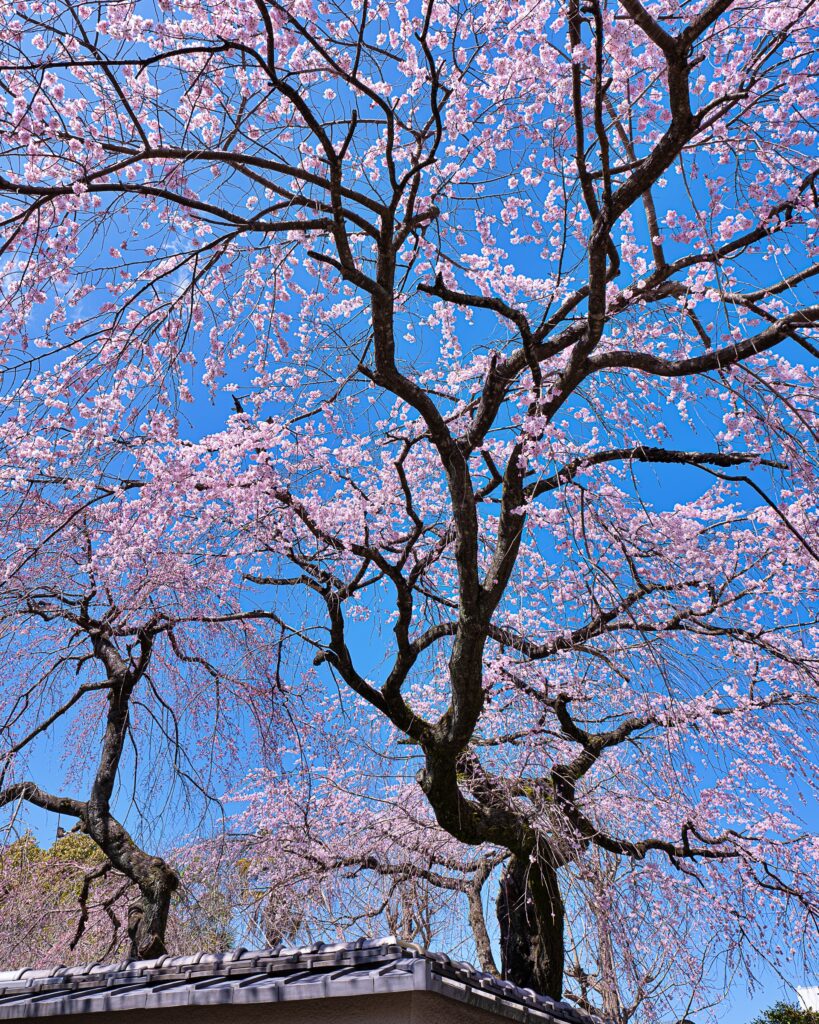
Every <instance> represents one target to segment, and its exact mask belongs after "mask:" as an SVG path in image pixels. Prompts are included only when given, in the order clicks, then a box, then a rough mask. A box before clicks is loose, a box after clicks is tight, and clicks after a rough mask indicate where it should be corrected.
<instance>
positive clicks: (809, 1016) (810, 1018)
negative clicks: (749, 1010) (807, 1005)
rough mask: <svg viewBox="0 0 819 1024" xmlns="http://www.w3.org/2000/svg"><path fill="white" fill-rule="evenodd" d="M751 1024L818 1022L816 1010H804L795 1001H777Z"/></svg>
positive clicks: (807, 1023)
mask: <svg viewBox="0 0 819 1024" xmlns="http://www.w3.org/2000/svg"><path fill="white" fill-rule="evenodd" d="M752 1024H819V1013H817V1011H816V1010H804V1009H802V1007H801V1006H797V1005H796V1004H795V1003H785V1002H778V1003H776V1004H775V1005H774V1006H772V1007H771V1008H770V1009H769V1010H766V1011H765V1012H764V1013H763V1014H761V1015H760V1016H759V1017H757V1018H756V1019H755V1020H754V1021H753V1022H752Z"/></svg>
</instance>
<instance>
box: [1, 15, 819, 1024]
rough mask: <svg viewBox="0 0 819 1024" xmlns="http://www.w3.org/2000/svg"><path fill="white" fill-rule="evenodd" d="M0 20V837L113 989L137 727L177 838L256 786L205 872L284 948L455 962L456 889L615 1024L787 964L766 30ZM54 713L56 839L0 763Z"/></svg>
mask: <svg viewBox="0 0 819 1024" xmlns="http://www.w3.org/2000/svg"><path fill="white" fill-rule="evenodd" d="M2 12H3V31H2V34H1V37H2V40H3V42H2V50H1V52H0V83H2V86H3V94H4V103H5V109H4V113H3V119H2V125H1V126H0V131H2V139H3V144H2V154H3V155H2V162H3V171H2V175H1V176H0V200H2V209H1V210H0V212H1V213H2V217H3V221H2V231H3V239H4V241H3V250H2V252H3V259H4V261H5V262H4V265H3V270H2V277H0V306H2V311H3V320H2V326H0V346H2V351H3V360H4V364H3V365H4V377H3V380H4V408H3V415H2V419H0V435H2V440H1V442H0V443H2V468H1V469H0V472H1V473H2V483H3V503H4V520H3V521H4V526H3V546H4V552H5V555H6V562H5V570H4V577H3V609H2V614H3V622H4V626H3V628H4V634H3V635H4V642H5V649H6V651H7V655H8V657H7V660H6V663H5V664H4V667H3V700H4V705H3V707H4V709H6V710H5V711H4V714H5V719H4V721H3V724H2V730H3V731H2V737H3V740H2V742H3V744H4V746H3V757H4V762H3V764H4V771H5V776H4V779H3V783H2V788H0V803H2V804H4V805H7V806H12V805H16V802H18V801H21V800H22V801H29V802H33V803H37V804H39V805H40V806H42V807H45V808H47V809H50V810H59V811H61V813H63V814H66V815H73V816H74V817H76V818H77V819H78V820H79V821H80V823H81V825H82V827H83V828H84V829H85V830H86V831H87V832H88V833H89V835H91V837H92V838H93V839H94V840H95V842H96V843H97V844H98V845H99V846H100V848H101V850H102V851H103V853H104V854H105V855H106V857H107V858H108V860H109V861H111V863H112V864H113V865H114V866H115V867H116V868H117V869H118V870H119V871H120V872H122V873H123V874H124V875H125V876H126V877H128V878H129V879H131V880H132V882H133V883H134V884H135V885H136V886H137V887H138V889H139V892H140V894H141V904H140V906H139V908H138V912H137V917H138V918H139V919H140V921H141V922H142V924H141V925H140V926H137V925H135V926H134V928H133V929H132V932H133V936H134V942H135V945H136V948H137V951H138V952H140V953H141V954H143V955H145V954H147V953H148V952H151V951H156V950H159V949H161V948H164V944H165V936H164V928H165V922H166V919H167V914H168V907H169V905H170V899H171V895H172V891H173V888H174V880H175V878H176V874H175V869H174V868H173V867H172V866H170V865H169V864H168V863H166V861H165V860H163V859H161V858H156V857H154V856H152V855H151V854H149V853H147V852H144V851H143V850H142V847H141V846H139V844H138V843H137V841H136V840H134V839H132V838H131V836H130V835H129V834H128V833H124V826H122V825H121V824H120V823H119V819H118V818H117V817H116V813H115V803H116V801H115V799H114V796H115V794H114V787H115V785H116V783H117V779H121V777H122V774H123V772H122V767H123V764H124V762H123V761H122V751H123V749H124V744H125V742H126V739H128V740H129V742H130V743H132V745H133V749H134V750H135V751H139V750H141V749H145V747H146V745H147V748H148V749H150V750H151V751H152V752H153V751H154V750H155V747H154V746H153V745H152V739H151V737H152V727H151V722H156V721H157V720H159V721H166V722H170V723H172V726H171V727H166V728H165V732H166V734H167V735H166V736H165V739H166V740H167V741H168V742H167V743H165V744H163V745H162V752H161V753H160V752H156V753H152V757H154V758H155V763H152V765H151V767H152V777H154V772H153V769H154V768H155V767H156V765H158V764H160V763H161V764H164V765H165V766H166V770H165V771H164V773H163V772H161V771H159V769H158V768H157V774H156V777H157V778H159V777H162V778H165V779H167V778H169V772H170V774H171V775H173V773H174V772H175V771H178V769H179V763H180V762H179V752H180V751H182V752H184V753H185V757H186V758H187V759H188V760H189V761H190V763H191V765H192V766H193V767H191V768H190V770H188V769H187V768H186V769H185V773H186V782H187V783H188V785H189V788H190V789H191V790H192V791H194V792H197V793H199V794H203V795H205V797H206V798H207V796H208V795H209V793H210V790H211V788H212V787H211V786H210V785H205V784H204V783H203V779H205V778H207V777H208V768H207V765H208V764H209V763H210V761H209V757H210V754H211V752H212V748H213V746H214V744H215V743H216V741H215V740H214V739H213V737H214V736H218V737H219V741H218V744H216V745H218V747H219V762H220V765H223V766H224V772H225V776H226V777H228V776H230V775H231V773H232V777H233V778H234V779H235V778H237V773H238V772H239V770H240V769H241V767H242V765H243V764H244V765H245V766H246V765H247V762H248V758H247V757H246V756H245V754H244V753H243V749H241V748H244V747H245V746H247V749H248V750H252V751H253V752H254V754H253V757H255V756H256V753H257V752H258V754H259V760H260V764H257V765H256V766H255V767H256V768H257V769H258V770H257V771H256V772H255V773H254V776H253V778H254V780H255V781H254V782H253V783H252V784H251V785H250V787H249V791H250V792H251V793H253V794H255V795H254V796H253V800H252V801H251V810H250V811H249V812H248V813H249V814H251V816H252V817H253V820H252V821H251V828H250V830H249V831H251V832H252V833H253V836H254V841H253V842H251V843H250V847H251V850H250V854H249V856H250V857H251V859H252V860H253V864H252V867H251V869H250V874H251V875H253V876H254V877H256V878H257V879H259V880H263V878H264V876H265V873H266V872H267V876H268V878H270V877H273V878H276V879H277V881H276V882H275V884H276V885H284V884H285V883H286V882H287V881H288V879H292V878H294V877H298V878H299V879H300V880H301V882H302V884H303V886H304V888H303V889H302V890H301V891H302V892H306V893H308V894H310V895H311V898H312V897H313V895H314V894H315V893H316V892H317V887H318V886H320V885H321V886H324V884H325V882H326V880H327V879H328V878H331V877H332V878H334V879H337V880H338V885H339V888H338V890H337V894H336V895H335V896H334V897H333V900H334V901H335V902H333V900H331V904H330V906H329V908H328V907H327V906H325V907H324V908H323V910H322V913H324V914H325V919H324V925H325V926H327V925H328V921H327V918H328V917H329V918H332V919H334V920H335V921H336V922H340V921H344V920H347V921H350V922H353V921H360V920H363V919H366V920H374V919H375V918H376V917H378V916H379V915H380V914H382V913H384V914H386V913H388V912H389V913H390V914H392V916H393V917H394V918H395V920H398V919H399V918H400V916H401V915H400V914H399V913H397V911H395V910H394V907H395V906H396V905H397V904H393V905H391V904H390V902H389V901H390V899H393V897H394V895H395V894H396V893H399V894H401V899H404V898H405V897H406V898H409V896H408V893H409V888H408V887H409V886H410V885H415V886H420V885H422V883H423V885H424V886H427V887H431V888H428V889H427V890H426V891H425V894H422V896H421V897H420V898H419V900H418V901H416V902H417V903H418V905H422V904H424V905H426V906H429V905H430V904H429V901H430V900H431V899H433V896H432V895H431V893H432V892H433V891H438V890H440V891H441V892H447V891H448V892H451V893H454V894H455V895H456V897H457V900H458V901H459V903H458V905H462V906H465V907H466V911H467V917H468V920H469V923H470V924H471V925H472V929H473V934H474V945H475V949H476V950H477V955H478V956H479V957H480V959H481V960H482V962H483V963H484V965H485V966H487V967H490V968H491V967H492V966H493V963H494V961H493V953H492V948H491V941H490V934H489V929H488V927H487V924H486V921H485V918H484V915H483V906H484V901H483V900H482V896H481V893H482V891H483V889H484V886H485V885H487V883H488V884H490V885H491V884H492V881H493V879H497V878H498V875H500V878H499V881H498V886H497V887H498V898H497V919H498V929H499V943H498V945H499V950H500V961H501V962H500V965H499V969H500V970H501V971H502V972H503V974H504V975H505V976H507V977H510V978H511V979H512V980H514V981H515V982H517V983H518V984H523V985H530V986H533V987H534V988H536V989H539V990H541V991H543V992H546V993H549V994H551V995H553V996H559V995H561V993H562V992H563V987H564V974H567V976H568V977H569V978H570V980H571V982H572V988H571V990H570V994H572V995H573V996H574V997H575V998H577V999H578V1000H580V1002H581V1003H582V1004H583V1005H592V1004H593V1003H594V1004H595V1005H597V1004H598V1003H601V1004H602V1005H604V1006H605V1007H606V1009H607V1012H611V1013H613V1014H614V1013H617V1014H619V1015H620V1017H621V1019H624V1020H625V1019H628V1018H629V1016H630V1015H632V1014H633V1013H634V1012H635V1011H636V1008H638V1007H641V1006H648V1005H649V1003H650V1002H651V1000H652V998H654V997H653V996H652V992H653V986H656V985H657V984H658V978H661V977H664V976H665V974H666V973H667V972H668V971H669V970H675V971H677V977H681V976H683V975H684V976H686V977H687V978H688V981H689V983H691V984H693V983H696V982H699V981H700V980H701V979H700V974H698V972H702V971H703V970H704V967H703V965H704V964H705V963H707V962H708V961H709V960H710V959H715V958H719V957H722V958H723V960H724V961H726V962H729V963H730V964H731V965H732V966H733V967H737V968H739V969H746V970H748V971H752V970H753V963H754V958H756V957H759V956H766V957H768V958H769V960H770V961H771V962H772V963H773V964H774V965H775V966H776V967H777V968H778V969H785V967H786V965H787V962H788V961H789V960H790V959H791V958H794V957H795V958H797V959H798V957H799V956H800V955H803V956H809V955H810V953H811V950H812V949H813V946H812V945H811V943H812V942H813V941H814V940H813V936H814V934H815V931H814V926H815V920H816V912H817V905H818V903H817V901H818V900H819V894H817V891H816V883H815V878H816V877H817V876H816V868H817V863H816V862H817V855H819V845H818V844H817V839H816V837H815V835H813V834H812V833H811V831H810V828H809V826H808V825H806V819H807V818H809V807H810V803H811V801H813V800H815V795H816V786H817V777H816V771H815V764H816V758H815V744H816V721H815V718H816V697H817V688H816V685H817V675H816V673H817V641H819V632H817V620H816V588H817V584H819V574H817V559H819V538H817V536H816V534H817V529H816V513H817V508H816V476H815V468H816V467H815V454H816V430H817V422H816V413H815V398H816V391H815V387H816V385H815V369H814V361H815V360H816V358H817V356H819V350H817V348H816V345H815V341H814V340H812V339H814V338H815V334H816V324H817V322H818V321H819V305H817V304H816V299H815V292H814V290H813V283H814V280H815V276H816V274H817V272H819V261H817V255H819V245H818V244H817V228H818V227H819V219H817V213H816V207H817V179H818V178H819V161H818V160H817V157H816V124H817V115H819V99H818V98H817V92H816V86H815V83H816V77H817V66H816V65H817V56H816V54H817V47H816V38H817V28H819V17H818V16H817V5H816V3H815V2H814V0H764V2H763V0H651V2H646V3H642V2H641V0H588V2H583V3H581V2H580V0H531V2H530V0H522V2H517V3H505V2H495V3H491V4H485V3H480V2H467V0H424V2H421V0H394V2H392V3H386V2H383V0H382V2H370V0H338V2H330V0H319V2H314V0H289V2H287V3H279V2H275V0H274V2H264V0H231V2H230V3H221V4H216V3H210V2H205V3H202V2H198V0H197V2H188V0H181V2H173V3H172V2H170V0H157V3H156V4H153V3H150V2H147V0H146V2H141V0H137V2H131V0H129V2H111V3H107V4H98V3H73V2H66V0H48V2H46V0H41V2H40V0H19V2H18V0H15V2H13V3H12V2H5V3H3V4H2ZM228 398H229V400H230V402H231V403H232V407H231V408H229V407H228ZM228 413H230V414H229V415H228ZM237 652H238V653H237ZM77 669H79V674H78V673H77ZM328 695H329V696H328ZM333 698H334V699H333ZM95 701H101V702H102V703H101V704H99V705H95V703H94V702H95ZM351 702H352V703H351ZM92 707H96V708H97V714H98V715H99V714H102V715H104V716H107V723H108V724H107V726H106V729H105V730H103V735H102V739H101V740H100V739H99V733H100V731H101V729H100V727H99V726H98V725H97V723H96V722H92V720H91V718H89V717H86V716H84V715H83V711H84V709H86V708H92ZM144 708H147V709H148V710H147V711H145V712H144V713H143V710H142V709H144ZM239 709H241V711H239ZM351 709H352V710H351ZM137 710H139V711H140V713H139V714H137V713H136V712H137ZM166 714H167V715H168V716H169V717H168V718H167V719H164V718H163V715H166ZM71 715H73V716H75V718H76V720H78V721H80V722H85V723H86V724H87V726H88V733H87V738H85V739H83V740H82V744H81V747H80V749H79V750H78V751H77V754H78V760H79V762H80V768H79V769H78V771H79V774H80V775H82V773H83V771H84V772H86V773H89V772H90V773H91V776H92V777H93V784H92V789H91V790H90V796H88V797H83V798H76V799H75V798H73V797H72V798H69V797H64V796H62V795H60V794H59V793H54V792H52V791H50V790H49V791H46V789H45V788H44V787H42V786H39V785H37V784H36V783H35V782H34V781H33V779H32V778H30V777H29V776H28V775H27V774H26V773H27V771H28V763H27V761H26V757H25V754H26V752H27V751H28V750H29V747H30V745H31V744H34V741H35V740H37V739H38V738H39V737H41V736H42V735H43V734H47V733H48V732H49V731H52V730H53V729H54V728H55V727H56V723H57V722H58V721H62V720H63V719H64V717H65V716H71ZM81 716H82V717H81ZM112 720H113V722H114V724H113V725H112V724H111V723H112ZM61 727H62V726H59V728H61ZM72 735H76V734H72ZM251 736H252V737H253V738H252V739H251ZM284 736H287V737H288V738H287V740H286V742H285V741H284V740H283V738H282V737H284ZM294 736H295V737H298V738H301V739H302V740H303V746H302V747H301V748H300V749H297V750H295V751H294V749H293V747H292V744H293V742H294V740H293V737H294ZM316 736H318V737H320V741H319V740H315V737H316ZM112 737H113V738H114V741H115V746H116V750H115V751H114V756H113V757H112V756H111V747H110V745H109V740H110V739H111V738H112ZM309 737H313V739H310V741H309V742H307V739H308V738H309ZM285 748H287V753H286V754H285V753H282V751H284V750H285ZM356 750H357V751H358V752H357V753H356ZM275 751H278V752H277V753H274V752H275ZM96 753H98V754H99V761H98V762H93V765H94V766H95V767H94V770H93V771H91V766H92V760H93V756H94V754H96ZM373 757H375V759H376V762H379V758H380V762H379V763H380V764H381V769H380V771H381V772H382V773H383V774H387V775H389V778H388V779H387V780H386V781H380V780H379V779H378V778H377V775H378V773H377V772H366V773H365V772H364V771H363V769H362V770H361V773H360V776H359V778H358V784H357V788H355V789H354V790H351V789H350V787H349V786H348V785H347V784H346V781H345V782H344V785H342V784H341V783H342V781H344V780H347V779H348V778H349V776H350V774H351V773H352V774H353V775H354V774H355V772H356V768H357V767H358V768H361V766H363V765H365V764H370V763H371V759H372V758H373ZM267 758H270V759H272V762H276V761H277V763H272V762H271V764H268V762H267V760H266V759H267ZM277 759H278V760H277ZM250 760H252V757H251V758H250ZM186 763H187V762H186ZM167 766H170V767H169V768H168V767H167ZM294 766H295V767H294ZM259 771H261V773H262V774H259ZM294 771H295V772H296V774H297V779H296V781H295V783H294V782H293V781H292V774H293V772H294ZM265 773H266V774H265ZM326 779H329V785H328V784H326V783H325V782H324V781H322V780H326ZM317 780H319V781H320V782H321V784H320V785H319V784H318V782H317ZM379 787H380V788H379ZM138 788H139V787H138V786H137V787H136V789H137V790H138ZM132 789H133V787H132ZM344 793H347V794H348V795H347V796H346V797H344V796H343V794H344ZM350 794H352V795H350ZM345 800H346V801H347V802H346V803H345ZM379 800H382V801H386V803H383V804H382V811H381V813H379V812H378V810H377V808H375V807H374V806H373V801H379ZM383 807H390V808H392V809H393V810H392V812H385V811H383ZM265 808H267V809H265ZM385 815H386V816H385ZM311 816H312V817H311ZM351 817H352V818H354V819H355V821H356V822H357V827H356V828H355V829H352V827H351V824H350V820H351ZM409 823H412V824H411V825H410V824H409ZM245 830H246V831H247V828H246V825H245ZM122 833H124V836H123V834H122ZM125 837H127V838H125ZM246 855H248V851H247V850H245V851H243V853H242V856H243V857H244V856H246ZM140 864H141V865H143V866H142V867H140V866H139V865H140ZM157 873H158V875H159V876H161V880H160V882H159V883H156V877H157ZM285 873H286V874H287V877H286V878H285V877H283V875H284V874H285ZM362 880H368V881H366V882H362ZM362 884H366V885H368V886H370V890H369V896H367V894H366V893H365V894H364V895H362V892H363V890H362V888H361V885H362ZM393 884H395V885H397V886H398V888H391V886H392V885H393ZM385 886H386V888H385ZM376 893H381V894H382V895H383V897H384V899H386V902H383V900H382V901H381V902H379V901H378V899H376V895H375V894H376ZM365 897H366V898H365ZM370 897H371V899H370ZM362 900H363V902H362ZM368 900H370V902H367V901H368ZM425 901H426V902H425ZM342 905H343V906H342ZM447 906H449V904H447ZM391 907H392V909H391ZM479 911H480V913H479ZM345 915H346V916H345ZM410 916H412V915H410ZM320 919H321V915H317V916H316V918H315V920H316V921H319V920H320ZM264 927H265V928H266V929H267V933H268V935H269V936H270V937H277V936H279V937H280V936H283V935H286V934H287V933H290V932H298V930H299V929H300V928H301V927H302V924H301V923H300V922H299V921H294V920H292V919H288V920H284V919H281V920H272V919H267V923H266V924H265V925H264ZM407 927H408V929H409V931H411V932H413V934H418V935H424V934H425V932H424V927H425V926H421V925H418V923H417V921H415V922H413V923H412V924H411V925H408V926H407ZM140 929H141V930H140ZM782 934H787V935H788V937H789V939H788V946H787V948H784V947H782V948H780V942H779V939H778V936H780V935H782ZM675 936H677V939H675ZM680 936H684V937H685V939H686V941H687V942H688V943H699V948H698V949H696V950H692V949H691V948H688V953H689V954H691V955H686V945H685V943H682V942H681V941H679V937H680ZM658 949H659V951H660V952H661V953H663V954H664V959H662V962H659V961H656V954H657V951H658ZM655 1005H658V1004H657V1003H656V1000H655Z"/></svg>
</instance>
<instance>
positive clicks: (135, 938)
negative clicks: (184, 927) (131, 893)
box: [128, 858, 178, 960]
mask: <svg viewBox="0 0 819 1024" xmlns="http://www.w3.org/2000/svg"><path fill="white" fill-rule="evenodd" d="M156 860H157V862H158V863H157V867H156V871H155V872H154V873H153V874H152V877H151V878H150V879H149V880H146V881H143V882H142V883H141V884H140V886H139V888H140V898H139V899H138V900H137V901H135V902H134V903H132V904H131V906H130V907H129V908H128V936H129V938H130V939H131V950H130V956H131V957H132V958H133V959H136V960H152V959H154V957H158V956H162V954H163V953H167V948H166V946H165V929H166V927H167V925H168V912H169V910H170V906H171V897H172V896H173V893H174V890H175V889H176V887H177V884H178V881H177V878H176V875H175V874H174V873H173V872H172V871H170V869H169V868H168V866H167V864H165V863H164V861H161V860H159V858H156Z"/></svg>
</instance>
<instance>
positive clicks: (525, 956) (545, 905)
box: [497, 856, 564, 999]
mask: <svg viewBox="0 0 819 1024" xmlns="http://www.w3.org/2000/svg"><path fill="white" fill-rule="evenodd" d="M497 909H498V923H499V924H500V946H501V963H502V971H503V976H504V978H507V979H508V980H509V981H512V982H514V983H515V984H516V985H520V986H522V987H523V988H531V989H534V990H535V992H540V993H543V994H544V995H547V996H552V998H554V999H560V997H561V996H562V994H563V957H564V946H563V918H564V912H563V898H562V896H561V895H560V887H559V884H558V879H557V872H556V871H555V869H554V868H553V867H551V866H550V865H549V864H544V863H541V862H539V861H536V860H529V859H528V858H525V857H521V856H513V857H512V858H511V860H510V861H509V862H508V864H507V865H506V868H505V870H504V872H503V877H502V878H501V885H500V893H499V895H498V903H497Z"/></svg>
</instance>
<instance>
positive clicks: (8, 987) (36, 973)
mask: <svg viewBox="0 0 819 1024" xmlns="http://www.w3.org/2000/svg"><path fill="white" fill-rule="evenodd" d="M412 991H416V992H435V993H438V994H439V995H442V996H445V997H447V998H450V999H455V1000H457V1001H459V1002H461V1003H467V1004H470V1005H473V1006H476V1007H479V1008H481V1009H484V1010H488V1011H490V1012H494V1013H496V1014H498V1015H499V1016H501V1017H505V1018H507V1019H510V1020H516V1021H520V1022H524V1021H525V1022H527V1024H528V1022H531V1024H536V1022H541V1024H551V1022H555V1021H557V1022H561V1024H584V1022H590V1021H596V1018H590V1017H588V1016H586V1015H585V1014H583V1013H581V1012H580V1011H578V1010H576V1009H575V1008H574V1007H572V1006H569V1005H568V1004H567V1003H563V1002H556V1001H555V1000H553V999H549V998H548V997H547V996H540V995H537V994H536V993H534V992H532V991H531V990H530V989H522V988H517V987H516V986H515V985H513V984H511V982H507V981H500V980H498V979H497V978H495V977H493V976H492V975H489V974H483V973H481V972H480V971H476V970H475V968H474V967H472V966H470V965H469V964H467V963H462V962H460V961H457V960H451V959H450V958H449V957H447V956H444V955H443V954H442V953H429V952H426V951H424V950H421V949H420V948H419V947H418V946H414V945H409V944H406V943H402V942H398V941H397V940H396V939H395V938H394V937H393V936H389V937H387V938H383V939H374V940H365V939H359V940H358V941H357V942H351V943H340V944H337V945H325V944H323V943H317V944H315V945H313V946H305V947H303V948H300V949H287V948H283V947H278V948H276V949H266V950H253V951H250V950H246V949H236V950H233V952H231V953H198V954H196V955H195V956H162V957H159V958H158V959H157V960H143V961H131V962H125V963H121V964H108V965H98V964H93V965H86V966H83V967H55V968H52V969H51V970H42V971H41V970H32V969H26V970H20V971H5V972H0V1020H26V1019H30V1018H36V1017H55V1016H60V1015H64V1014H71V1013H75V1014H77V1013H82V1014H86V1013H87V1014H91V1013H112V1012H114V1011H117V1010H137V1009H139V1010H151V1009H160V1008H165V1007H172V1006H209V1005H215V1004H231V1005H236V1006H238V1005H240V1004H242V1003H253V1004H258V1003H260V1002H284V1001H295V1000H302V999H315V998H333V997H336V996H364V995H379V994H382V995H383V994H388V993H394V992H412Z"/></svg>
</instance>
